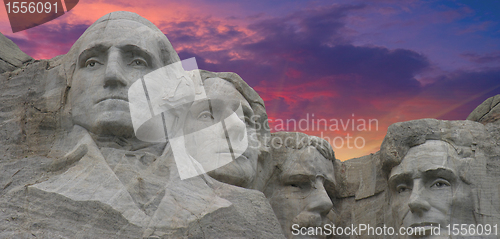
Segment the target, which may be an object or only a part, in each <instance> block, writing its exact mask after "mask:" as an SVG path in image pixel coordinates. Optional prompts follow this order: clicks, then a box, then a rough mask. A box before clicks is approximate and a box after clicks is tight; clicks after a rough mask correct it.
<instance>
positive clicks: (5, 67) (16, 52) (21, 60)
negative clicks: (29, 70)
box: [0, 33, 33, 73]
mask: <svg viewBox="0 0 500 239" xmlns="http://www.w3.org/2000/svg"><path fill="white" fill-rule="evenodd" d="M0 46H1V48H0V73H4V72H7V71H14V70H15V69H17V68H20V67H22V66H23V65H24V64H26V63H28V62H30V61H33V58H31V57H30V56H28V55H26V53H24V52H22V51H21V50H20V49H19V47H18V46H17V45H16V44H15V43H14V42H12V41H11V40H10V39H9V38H7V37H5V36H4V35H3V34H2V33H0Z"/></svg>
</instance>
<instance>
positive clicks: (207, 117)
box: [198, 111, 214, 121]
mask: <svg viewBox="0 0 500 239" xmlns="http://www.w3.org/2000/svg"><path fill="white" fill-rule="evenodd" d="M213 119H214V117H213V115H212V114H211V113H210V112H209V111H203V112H201V113H200V114H199V115H198V120H201V121H209V120H210V121H211V120H213Z"/></svg>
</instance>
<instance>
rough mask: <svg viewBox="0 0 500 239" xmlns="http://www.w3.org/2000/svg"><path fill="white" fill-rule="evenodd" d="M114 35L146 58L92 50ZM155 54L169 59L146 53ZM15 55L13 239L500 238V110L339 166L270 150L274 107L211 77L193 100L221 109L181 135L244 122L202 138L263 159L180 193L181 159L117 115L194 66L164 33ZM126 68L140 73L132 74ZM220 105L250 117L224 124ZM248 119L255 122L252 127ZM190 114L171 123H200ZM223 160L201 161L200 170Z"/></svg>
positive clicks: (305, 150)
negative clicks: (341, 231) (183, 65)
mask: <svg viewBox="0 0 500 239" xmlns="http://www.w3.org/2000/svg"><path fill="white" fill-rule="evenodd" d="M102 23H105V24H104V25H103V24H102ZM123 29H125V30H126V32H124V30H123ZM102 32H106V33H107V34H108V37H111V38H114V39H118V38H120V39H122V40H124V41H123V42H125V41H126V40H130V39H132V41H129V42H128V43H131V44H126V45H125V46H122V45H117V44H115V45H110V46H107V47H103V48H99V49H94V48H92V49H86V48H87V47H88V46H87V45H89V46H90V45H92V46H96V45H98V44H94V43H102V42H99V39H101V38H97V37H95V36H96V35H99V34H98V33H102ZM146 33H147V34H146ZM127 34H128V35H127ZM138 36H139V38H140V39H141V41H137V39H136V38H137V37H138ZM127 37H129V38H127ZM134 39H135V40H134ZM101 40H102V39H101ZM146 41H152V42H155V44H149V45H147V44H146V45H141V42H146ZM111 42H113V44H114V43H116V42H118V41H111ZM137 42H139V43H137ZM132 43H133V44H132ZM134 44H135V45H134ZM141 47H149V48H148V52H149V53H152V55H148V54H149V53H145V52H142V51H141V50H140V48H141ZM0 49H2V50H0V60H1V61H0V71H1V72H3V73H2V74H0V85H1V87H0V172H1V173H0V238H285V237H286V238H294V235H293V234H292V233H291V225H293V224H297V225H298V226H299V227H321V226H324V225H326V224H331V223H333V224H335V225H336V226H337V227H339V226H340V227H351V226H357V227H359V225H361V224H364V225H369V226H371V227H383V226H384V225H386V226H392V227H395V228H396V230H397V229H398V228H399V227H400V226H410V227H411V226H412V225H423V226H424V228H425V227H427V229H429V225H427V224H429V223H430V224H432V226H434V225H436V224H442V225H441V226H442V227H443V226H446V224H447V223H467V224H472V225H480V224H481V225H486V224H490V225H495V224H500V201H499V200H498V199H499V198H500V187H499V186H498V181H499V180H500V125H499V124H497V123H492V122H498V121H497V119H498V118H499V115H500V114H499V112H500V107H499V104H498V103H499V102H500V96H495V97H492V98H490V99H488V100H486V101H485V102H484V103H483V104H481V105H480V106H478V107H477V108H476V109H475V110H474V111H473V112H472V113H471V115H470V116H469V117H468V120H463V121H444V120H435V119H421V120H415V121H408V122H400V123H396V124H393V125H392V126H390V127H389V129H388V132H387V135H386V137H385V139H384V142H383V143H382V145H381V147H380V151H379V152H376V153H373V154H370V155H366V156H363V157H360V158H355V159H350V160H347V161H344V162H340V161H339V160H336V159H335V156H334V152H333V150H332V148H331V146H330V145H329V144H328V142H326V141H324V140H322V139H319V138H317V137H313V136H308V135H305V134H302V133H296V132H279V133H273V134H272V135H271V134H270V132H269V128H268V127H267V114H266V111H265V107H264V102H263V100H262V99H261V98H260V96H259V95H258V94H257V92H255V90H253V89H252V88H251V87H250V86H248V84H246V83H245V81H244V80H243V79H241V78H240V77H239V76H238V75H237V74H235V73H230V72H222V73H216V72H208V71H200V80H199V82H194V83H193V84H194V85H189V84H187V85H188V86H189V87H194V89H191V88H189V87H188V88H187V89H188V90H187V91H186V92H188V93H189V92H191V91H190V90H192V92H201V91H203V92H204V94H205V95H208V96H209V98H210V99H217V100H218V101H215V100H214V101H198V102H197V103H199V102H202V103H208V106H209V107H208V108H207V109H208V110H207V109H205V108H202V107H198V108H199V109H198V108H197V109H198V111H200V112H201V113H200V112H196V114H194V113H193V115H194V116H197V117H193V118H191V119H189V118H188V117H186V118H185V119H188V120H191V121H192V122H188V120H185V121H182V120H178V121H182V122H181V123H182V124H179V125H182V126H183V128H182V129H183V130H191V131H193V132H195V131H196V129H198V128H203V127H205V128H208V126H213V125H215V124H216V123H220V122H222V121H223V120H225V119H234V120H236V121H232V122H230V121H224V122H225V123H227V124H226V125H224V126H221V127H226V129H230V130H227V131H224V132H227V134H226V135H224V134H213V135H212V134H203V137H206V138H207V140H203V141H200V142H201V143H204V142H211V140H210V139H211V138H210V137H215V136H217V137H219V136H220V137H223V139H224V140H226V139H227V140H228V141H231V140H242V141H241V142H245V140H247V141H248V142H250V143H249V145H251V146H253V144H255V145H258V146H257V147H253V148H251V150H245V151H243V150H240V151H241V152H240V153H241V155H243V156H245V157H241V158H233V159H235V161H236V162H231V163H229V164H227V166H228V167H225V168H223V167H221V168H218V169H220V170H215V171H210V172H208V173H206V172H201V173H199V175H198V174H197V176H195V177H191V178H188V179H181V176H180V172H179V165H178V164H177V161H176V160H175V155H174V154H175V153H176V152H175V151H174V150H173V149H172V147H173V146H172V143H171V142H170V141H164V142H144V141H141V140H138V139H137V138H135V137H134V133H135V131H134V128H133V127H132V126H133V125H132V124H131V122H130V117H131V115H130V112H129V111H128V110H121V111H120V110H116V109H117V108H120V107H122V109H124V108H125V109H126V107H125V105H128V103H129V102H126V101H128V100H129V99H128V98H127V97H126V94H125V93H126V92H127V90H128V87H130V84H131V83H133V82H134V81H135V80H137V79H143V78H144V72H149V73H151V72H153V71H155V70H156V69H157V68H161V66H163V65H165V64H170V63H172V62H177V61H179V58H178V56H177V53H176V52H175V51H174V50H173V47H172V46H171V44H170V42H169V41H168V39H166V37H165V36H164V35H163V33H161V32H160V31H159V30H158V29H157V28H156V26H154V25H153V24H152V23H151V22H149V21H147V20H146V19H144V18H142V17H140V16H139V15H137V14H133V13H127V12H116V13H111V14H110V15H107V16H105V17H103V18H101V19H100V20H98V21H97V22H96V23H95V24H94V25H93V26H92V27H90V28H89V30H87V31H86V33H84V35H83V36H82V37H81V38H80V39H79V40H78V41H77V42H76V43H75V45H74V46H73V47H72V49H71V50H70V52H69V53H68V54H66V55H63V56H58V57H55V58H53V59H50V60H36V61H34V60H32V59H31V58H30V57H28V56H26V54H24V53H22V52H20V50H19V48H18V47H17V46H15V44H13V43H12V42H11V41H10V40H8V39H7V38H5V37H3V36H0ZM86 50H88V51H86ZM127 51H130V52H129V53H130V54H122V55H120V54H119V53H123V52H127ZM89 52H91V54H89ZM130 55H132V56H139V57H137V58H133V59H128V58H126V57H127V56H130ZM116 56H119V57H121V58H116V59H112V57H116ZM79 58H81V60H77V59H79ZM102 59H106V60H102ZM123 59H126V60H130V62H129V61H125V62H127V64H124V65H119V64H120V62H122V63H123V62H124V61H123ZM117 66H119V67H117ZM148 67H149V68H148ZM104 70H106V72H107V73H106V74H100V73H96V72H99V71H104ZM125 71H126V72H125ZM125 73H126V74H125ZM88 79H93V80H94V81H88ZM188 82H189V81H188ZM202 82H203V83H206V85H203V87H202V88H196V83H202ZM184 83H185V81H184ZM177 86H179V85H177ZM145 88H146V87H145ZM178 88H179V87H178ZM180 88H182V87H180ZM172 89H177V88H175V87H172ZM200 89H203V90H200ZM167 95H168V94H167ZM170 96H171V97H170V98H175V100H179V99H180V100H179V101H181V100H182V99H184V98H181V97H177V98H176V96H178V95H176V94H172V95H170ZM88 97H90V98H91V97H95V99H93V98H92V99H93V100H89V99H88ZM165 98H168V97H165ZM162 100H163V99H162ZM101 101H102V102H105V103H101ZM217 102H218V103H221V102H222V103H227V102H233V103H236V104H235V106H236V107H233V106H231V107H229V108H230V110H229V112H224V110H227V108H224V107H220V105H217ZM168 103H170V104H171V105H172V101H169V102H168ZM190 103H193V102H190ZM212 103H213V104H212ZM210 104H212V105H210ZM222 105H223V104H222ZM101 106H105V107H101ZM240 106H241V108H243V112H244V113H241V114H239V115H238V114H237V108H238V107H240ZM99 107H101V108H99ZM217 107H220V108H217ZM145 108H148V107H145ZM96 109H97V110H96ZM179 109H180V108H179ZM179 109H176V110H177V111H175V112H174V111H172V112H174V113H175V114H177V115H182V113H185V112H181V111H180V110H179ZM200 109H201V110H200ZM214 109H215V111H212V110H214ZM189 110H190V113H192V112H193V108H189ZM231 110H232V111H231ZM216 111H217V112H216ZM219 111H220V112H223V113H220V112H219ZM89 112H90V113H89ZM123 112H125V113H123ZM172 112H171V113H172ZM174 113H173V114H174ZM198 113H199V114H198ZM217 113H220V114H221V115H223V116H231V117H233V116H237V117H234V118H230V117H227V118H224V117H219V116H218V114H217ZM233 113H235V114H234V115H233ZM102 115H104V116H105V117H101V118H99V116H102ZM167 116H169V115H167ZM217 118H223V120H221V119H218V120H216V119H217ZM240 119H241V121H238V120H240ZM196 120H199V122H196ZM178 121H177V122H178ZM474 121H477V122H474ZM89 122H90V123H89ZM109 122H111V123H109ZM186 122H188V123H189V124H188V123H186ZM193 122H194V123H193ZM200 122H201V123H200ZM214 122H215V123H214ZM235 122H236V123H235ZM186 125H187V126H186ZM207 125H208V126H207ZM221 125H222V123H221ZM257 125H258V126H259V127H257ZM235 129H240V130H239V131H238V130H235ZM241 129H245V130H246V131H245V130H241ZM211 132H212V131H211ZM213 132H217V133H221V132H222V131H213ZM164 134H165V135H168V132H164ZM230 134H232V135H230ZM165 135H164V136H165ZM194 138H196V137H194ZM250 138H251V140H248V139H250ZM220 139H221V138H218V139H217V140H220ZM277 139H279V140H277ZM224 140H223V141H224ZM214 141H216V140H214ZM224 142H225V141H224ZM232 142H234V141H232ZM280 142H281V143H280ZM325 142H326V143H325ZM184 143H185V142H184ZM200 145H201V144H200ZM228 145H229V143H228ZM210 153H213V152H211V151H210V150H207V151H206V152H205V151H203V152H201V153H199V154H198V152H196V153H193V154H190V156H192V157H191V160H192V162H194V163H196V162H201V160H203V156H206V155H207V154H210ZM215 153H217V152H215ZM223 153H226V154H227V155H229V154H228V152H223ZM233 153H234V152H231V155H232V156H234V154H233ZM200 155H201V156H200ZM227 155H226V156H227ZM211 156H213V155H211ZM245 159H246V160H245ZM200 164H201V163H200ZM201 165H203V164H201ZM422 180H424V181H422ZM422 185H423V186H422ZM436 208H439V209H441V210H435V209H436ZM443 208H444V209H443ZM425 223H427V224H426V225H424V224H425ZM441 231H442V232H444V229H443V228H441ZM311 237H312V238H325V237H326V238H402V237H397V236H383V235H367V234H366V232H365V233H364V234H363V233H362V234H361V235H349V236H346V235H342V236H338V235H337V236H332V235H330V236H325V235H319V236H312V235H306V238H311ZM445 238H449V237H448V236H445ZM473 238H474V237H473ZM475 238H497V236H493V237H490V236H485V235H482V236H476V237H475Z"/></svg>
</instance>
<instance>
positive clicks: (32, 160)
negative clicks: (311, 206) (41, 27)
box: [0, 12, 283, 238]
mask: <svg viewBox="0 0 500 239" xmlns="http://www.w3.org/2000/svg"><path fill="white" fill-rule="evenodd" d="M103 21H104V22H108V23H109V21H114V22H113V23H109V24H106V26H107V28H105V29H107V30H109V29H111V30H113V29H115V30H116V29H122V28H123V27H125V28H127V27H129V28H130V27H131V26H132V29H136V28H134V27H138V28H139V29H140V30H142V31H144V30H147V28H144V27H143V26H146V27H149V28H150V29H153V33H152V34H153V35H152V36H153V37H159V38H164V39H163V40H161V41H163V42H164V43H165V44H164V45H162V46H161V47H162V48H160V49H157V50H159V51H163V53H167V52H168V51H169V50H173V48H172V47H171V45H170V43H169V42H168V40H167V39H166V38H165V36H164V35H163V34H161V32H160V33H158V32H159V30H157V28H156V27H155V26H154V25H153V24H151V23H150V22H148V21H147V20H145V19H143V18H142V17H140V16H138V15H137V14H132V13H125V12H117V13H113V14H110V16H105V17H104V18H102V19H101V20H100V21H98V23H96V24H95V25H96V27H94V28H93V29H94V30H95V29H98V31H99V30H102V29H101V28H100V27H101V26H103V25H102V24H100V22H103ZM115 23H116V24H118V25H120V24H121V25H120V26H119V27H117V28H113V24H115ZM155 29H156V30H155ZM155 31H157V32H156V33H155ZM128 33H134V31H129V32H128ZM157 33H158V34H157ZM92 34H93V31H88V32H87V34H84V35H85V37H86V40H88V39H89V38H88V37H92ZM116 34H117V32H115V36H117V35H116ZM155 34H156V35H155ZM118 35H119V34H118ZM122 36H123V34H122ZM141 37H144V36H143V35H141ZM84 40H85V39H84ZM84 40H82V41H83V43H85V41H84ZM82 41H80V42H78V41H77V43H76V44H75V46H74V49H76V50H74V51H70V53H68V54H67V55H63V56H59V57H56V58H54V59H50V60H41V61H33V62H29V63H28V64H27V65H26V66H23V67H21V68H18V69H17V70H14V71H9V72H6V73H4V74H2V75H0V80H1V83H2V88H1V95H0V97H1V98H0V108H1V109H2V111H1V128H0V132H1V135H0V140H1V141H0V147H1V150H2V155H1V160H0V171H1V172H2V173H1V174H0V187H1V190H0V204H1V205H0V211H1V213H0V214H1V216H0V217H1V222H0V238H283V235H282V232H281V228H280V225H279V222H278V220H277V219H276V216H275V214H274V212H273V210H272V208H271V207H270V204H269V202H268V201H267V199H266V198H265V196H264V194H263V193H262V192H260V191H257V190H252V189H246V188H242V187H237V186H233V185H230V184H226V183H222V182H219V181H217V180H215V179H213V178H211V177H210V176H208V175H206V174H204V175H200V176H198V177H195V178H191V179H187V180H181V179H180V178H179V172H178V170H177V167H176V164H175V161H174V160H173V155H172V150H171V147H170V145H169V144H168V143H148V142H140V141H138V140H137V139H134V138H127V137H126V136H124V135H120V136H113V135H111V136H110V137H108V135H100V131H98V130H97V131H96V130H94V128H92V127H90V128H89V127H88V125H86V124H82V125H84V126H85V127H87V128H85V127H82V126H80V125H78V124H75V123H74V122H77V121H76V120H75V119H76V118H75V117H73V118H72V115H73V116H75V114H76V113H77V112H78V110H80V109H81V108H78V107H87V106H90V104H94V103H95V102H93V101H85V102H86V104H87V105H81V104H80V105H79V104H78V101H77V100H78V97H75V94H76V93H75V92H78V85H75V84H76V83H75V81H72V80H73V79H75V77H79V75H78V74H82V73H81V72H79V71H75V69H77V70H78V67H81V65H77V61H76V59H75V57H77V56H78V54H80V52H78V51H80V50H81V48H80V47H81V46H82V45H84V44H83V43H82ZM127 47H128V48H127ZM127 47H126V48H127V49H126V50H132V51H134V52H135V53H137V48H134V47H130V46H129V45H127ZM2 49H5V48H4V47H2ZM112 50H113V49H112ZM75 52H76V54H77V55H75ZM101 53H106V54H107V52H106V51H101ZM174 53H175V52H173V53H172V54H171V55H170V58H164V59H161V58H162V57H163V55H162V56H161V57H158V59H159V60H160V61H163V62H166V63H168V62H169V61H170V60H172V59H173V60H175V58H176V57H175V56H176V53H175V54H174ZM5 56H6V57H7V56H9V55H8V54H6V55H5ZM141 56H142V57H145V59H146V60H147V59H149V60H151V59H150V58H147V57H146V56H145V55H141ZM1 57H2V59H4V56H3V55H2V56H1ZM177 59H178V57H177ZM141 60H143V61H146V60H144V59H134V61H133V63H134V64H135V63H136V65H133V66H131V67H130V65H128V66H129V67H130V68H131V69H132V70H134V69H139V68H141V67H142V66H143V65H141V64H142V63H143V62H141ZM155 60H156V58H155ZM108 62H109V61H108ZM102 63H103V62H97V61H96V62H92V63H91V65H92V66H91V67H93V66H95V65H98V64H102ZM115 63H116V62H115ZM149 63H150V65H151V62H149ZM16 64H17V63H16ZM88 64H89V63H88V61H87V63H86V65H85V68H86V67H87V66H88ZM155 64H156V63H155ZM110 65H113V64H112V63H110ZM153 65H154V64H153ZM75 67H76V68H75ZM82 69H83V70H85V69H84V68H82ZM74 74H75V75H74ZM80 76H81V75H80ZM106 77H108V78H103V80H104V81H102V82H100V83H102V85H96V89H100V90H102V89H105V90H107V87H108V86H109V85H110V84H111V85H113V86H112V87H111V89H110V90H111V92H108V93H106V94H109V95H108V97H115V96H116V94H115V93H117V92H118V91H116V90H120V92H126V88H120V87H121V86H123V85H115V84H116V83H117V82H118V81H119V80H121V79H119V78H116V77H117V75H115V76H114V77H115V78H109V74H108V75H106ZM240 79H241V78H240ZM80 83H81V82H80ZM117 86H118V87H117ZM80 89H82V88H80ZM83 89H85V88H83ZM108 89H109V88H108ZM250 89H251V88H250ZM106 94H103V95H105V96H106ZM101 97H102V96H101ZM112 102H114V101H112ZM112 104H114V103H112ZM89 109H90V108H89ZM112 110H113V109H112ZM97 113H99V112H97ZM264 113H265V110H264ZM120 115H121V114H119V113H113V114H112V116H113V117H116V118H115V119H117V120H118V121H117V122H120V121H119V120H121V119H124V120H125V121H126V120H127V119H128V120H130V114H125V117H122V116H120ZM90 116H92V114H91V115H90ZM78 117H80V118H78V119H77V120H82V119H83V118H82V115H79V116H78ZM124 127H126V126H120V127H119V128H118V131H120V132H123V130H127V129H126V128H124ZM254 170H255V169H254Z"/></svg>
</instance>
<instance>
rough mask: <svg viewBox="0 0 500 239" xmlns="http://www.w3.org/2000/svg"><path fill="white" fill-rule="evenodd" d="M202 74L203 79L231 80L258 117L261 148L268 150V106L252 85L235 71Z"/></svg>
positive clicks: (257, 124) (257, 127)
mask: <svg viewBox="0 0 500 239" xmlns="http://www.w3.org/2000/svg"><path fill="white" fill-rule="evenodd" d="M200 75H201V79H202V81H205V80H206V79H209V78H216V77H218V78H221V79H224V80H226V81H228V82H230V83H231V84H232V85H233V86H234V87H235V88H236V90H237V91H238V92H240V94H241V95H242V96H243V98H245V100H247V102H248V103H249V104H250V107H251V108H252V110H253V112H254V115H255V116H257V117H256V118H257V119H256V122H255V124H256V130H257V133H258V135H257V137H258V139H259V141H260V142H261V144H262V146H263V147H261V150H264V151H267V147H268V143H269V139H270V137H271V133H270V129H269V125H268V122H267V113H266V107H265V106H264V100H262V98H261V97H260V96H259V94H258V93H257V92H256V91H255V90H254V89H253V88H252V87H250V86H249V85H248V84H247V83H246V82H245V81H244V80H243V79H242V78H241V77H240V76H239V75H238V74H236V73H233V72H210V71H205V70H200Z"/></svg>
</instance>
